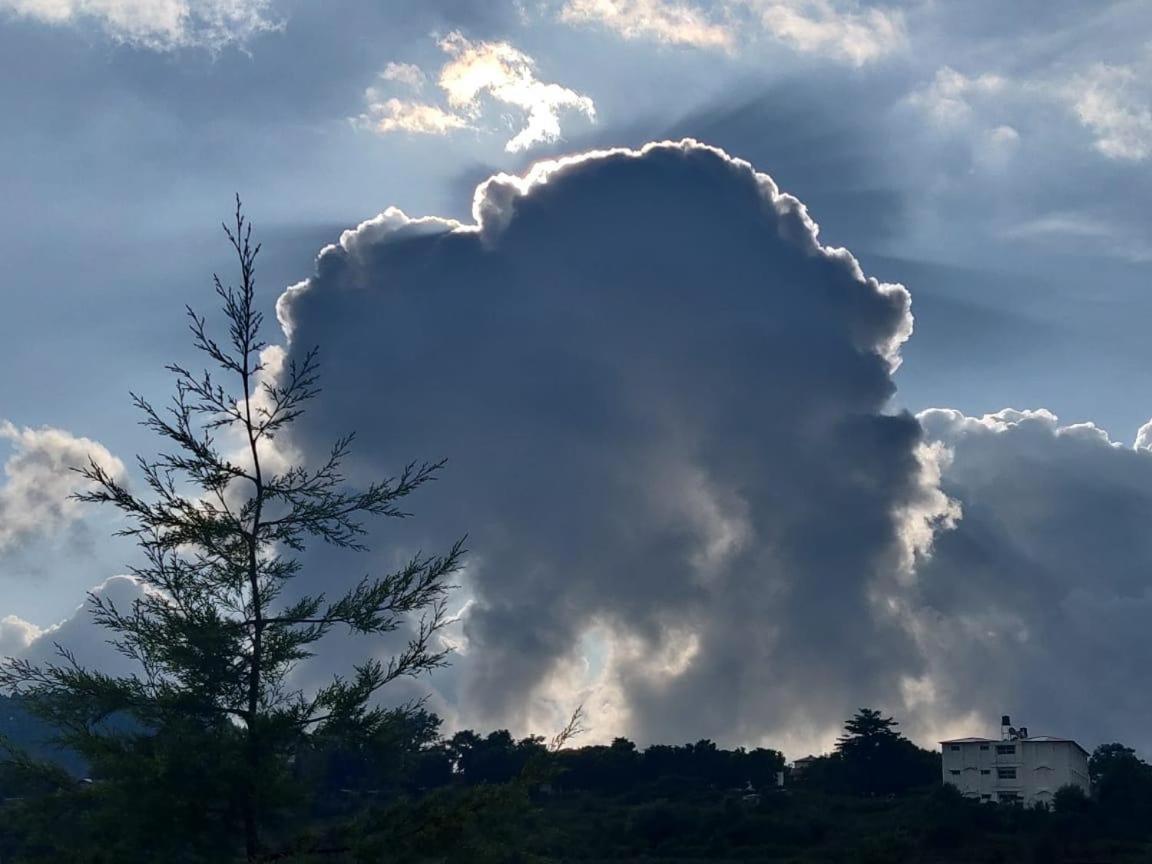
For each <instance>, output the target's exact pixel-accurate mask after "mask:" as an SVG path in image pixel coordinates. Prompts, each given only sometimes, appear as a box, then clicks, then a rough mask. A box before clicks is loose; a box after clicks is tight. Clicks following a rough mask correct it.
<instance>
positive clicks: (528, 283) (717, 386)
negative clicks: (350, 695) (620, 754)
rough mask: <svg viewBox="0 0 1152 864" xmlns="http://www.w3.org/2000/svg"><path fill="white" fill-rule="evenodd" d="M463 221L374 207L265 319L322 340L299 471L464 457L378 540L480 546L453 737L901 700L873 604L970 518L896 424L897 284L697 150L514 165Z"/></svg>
mask: <svg viewBox="0 0 1152 864" xmlns="http://www.w3.org/2000/svg"><path fill="white" fill-rule="evenodd" d="M474 220H475V221H474V223H472V224H460V223H456V222H453V221H451V220H442V219H423V220H414V219H410V218H408V217H406V216H405V215H404V214H402V213H400V212H399V211H396V210H390V211H387V212H385V213H384V214H382V215H381V216H380V217H378V218H376V219H374V220H370V221H368V222H366V223H364V224H363V225H361V226H359V227H358V228H356V229H355V230H352V231H348V232H346V233H345V234H344V235H343V236H342V237H341V239H340V242H339V244H337V245H334V246H331V247H329V248H328V249H326V250H325V251H324V252H323V253H322V254H321V256H320V259H319V261H318V264H317V272H316V275H315V276H314V277H313V278H311V279H310V280H308V281H307V282H305V283H302V284H301V285H298V286H295V287H294V288H292V289H290V290H289V291H288V292H287V293H286V294H285V295H284V296H283V297H282V298H281V301H280V303H279V306H278V311H279V314H280V317H281V320H282V322H283V323H284V324H285V326H286V329H287V330H288V332H290V333H291V345H290V354H291V353H292V352H296V351H298V350H300V349H301V348H302V347H303V346H307V345H312V344H314V343H318V344H321V345H323V346H324V350H325V356H326V364H327V366H326V368H327V377H326V382H325V399H326V400H327V401H326V407H325V411H324V412H323V413H314V414H311V415H309V418H310V419H309V420H307V421H305V422H306V426H305V427H304V428H303V429H302V430H301V434H300V436H299V440H297V441H296V443H297V444H298V445H299V446H300V447H301V448H302V449H303V450H304V452H307V453H315V452H318V451H319V449H320V448H322V446H323V444H322V443H321V442H323V441H326V440H327V438H328V437H329V436H330V435H331V434H333V433H335V432H337V431H338V429H339V428H340V424H339V423H337V422H335V419H336V418H340V417H350V416H355V417H356V418H357V420H356V422H357V424H358V427H359V431H360V438H359V440H361V441H362V442H364V444H363V447H362V449H361V451H360V453H359V454H358V460H359V462H358V464H357V466H356V471H357V474H358V475H359V474H363V473H365V472H367V473H372V472H380V471H386V470H387V469H388V468H389V467H394V466H395V465H397V464H400V463H402V462H404V461H405V460H407V459H411V458H414V457H428V458H437V457H441V456H444V457H448V458H449V460H450V462H449V467H448V469H447V471H446V473H445V475H444V478H443V480H442V482H441V483H440V484H438V486H437V488H436V489H435V490H434V494H428V495H423V496H421V498H420V500H419V501H414V502H413V503H412V508H413V509H414V511H415V513H416V518H415V519H413V520H410V521H408V522H406V523H405V525H404V526H401V529H402V531H403V532H404V533H400V534H396V533H394V532H395V531H396V530H397V526H395V525H390V526H386V527H387V529H388V533H387V534H385V535H382V536H381V537H380V538H377V539H378V542H380V543H383V544H385V546H384V547H383V548H388V545H387V544H389V543H399V544H400V545H401V546H409V547H416V546H423V547H424V548H429V547H431V546H434V545H435V542H436V539H437V538H441V539H442V538H445V537H451V536H454V535H455V534H458V533H460V532H462V531H464V530H467V531H469V532H470V536H471V541H470V544H471V546H472V547H473V548H474V549H475V550H477V551H476V558H475V559H474V560H473V562H472V569H471V571H470V573H469V577H468V580H467V584H468V591H469V592H470V594H471V598H470V599H471V602H470V603H469V605H468V608H467V611H466V613H465V614H464V615H463V619H462V628H463V640H464V641H465V642H466V645H467V651H466V653H464V654H463V655H462V656H460V657H458V658H457V662H456V665H455V666H454V668H453V673H452V675H453V677H452V681H451V683H450V684H445V683H444V682H442V681H440V682H439V683H438V684H437V686H438V688H439V689H440V690H441V693H442V694H447V693H448V690H449V689H450V688H451V690H452V692H451V693H450V695H449V696H447V697H446V698H451V700H452V701H453V703H454V704H455V705H456V706H457V707H458V709H459V711H460V714H461V716H462V717H464V718H466V720H467V722H470V723H474V724H477V725H489V724H494V723H500V724H505V723H506V724H510V725H511V726H512V727H513V728H516V729H518V730H521V731H524V730H527V729H529V728H537V729H539V728H545V727H546V726H547V727H550V726H552V725H555V721H556V719H557V718H558V717H560V716H561V715H562V714H563V713H564V711H565V710H571V707H572V706H573V704H574V703H575V702H576V701H584V702H585V703H586V704H587V705H588V707H589V710H590V711H591V712H592V713H593V718H592V720H593V723H594V724H595V725H596V728H597V734H599V735H601V736H604V735H608V734H612V733H615V732H623V733H627V734H632V735H635V736H637V737H638V738H640V739H643V740H657V739H662V740H674V739H682V738H685V737H686V736H691V737H694V738H698V737H700V736H701V735H709V736H713V737H715V738H717V739H721V740H725V741H742V742H752V741H774V742H777V743H779V742H780V741H781V740H783V739H782V738H781V736H782V735H785V734H790V735H792V736H793V737H792V738H791V739H789V740H792V741H794V743H795V746H796V747H802V746H818V744H819V743H820V742H827V741H828V740H829V739H830V736H832V735H833V734H834V731H835V729H836V728H837V727H838V725H839V723H840V722H841V720H842V719H843V717H844V716H845V712H849V711H851V710H853V709H854V708H856V707H858V705H860V704H871V703H875V702H879V703H881V704H886V705H894V704H897V703H898V702H899V700H901V699H902V698H903V696H902V692H903V691H902V681H903V679H904V678H905V677H906V676H908V675H919V674H920V673H921V672H922V671H923V670H922V669H921V668H920V663H919V661H918V657H917V654H916V652H915V650H914V644H913V642H912V640H911V639H910V637H909V636H908V634H907V633H906V632H905V631H904V629H903V626H902V623H901V621H900V619H899V618H898V616H897V615H896V614H895V611H894V610H893V609H892V608H891V607H890V605H889V604H888V602H887V598H888V596H889V595H890V594H891V593H892V592H893V591H895V590H896V586H897V585H899V584H900V583H901V581H906V580H907V579H908V578H909V575H908V569H909V568H910V567H911V564H912V563H913V562H914V561H915V560H916V559H917V558H919V557H920V556H922V555H924V554H927V551H928V548H929V547H930V543H931V538H932V533H933V530H934V529H933V526H934V525H936V524H937V523H938V522H940V521H941V520H947V519H949V518H951V517H952V515H953V513H952V505H951V502H949V501H947V500H946V499H945V498H944V497H943V496H941V495H940V494H939V492H938V490H936V489H934V488H933V487H932V482H933V481H932V477H931V475H930V472H929V471H928V470H926V466H925V454H924V453H923V452H922V449H923V448H922V442H921V440H920V428H919V425H918V424H917V423H916V421H915V420H914V418H912V417H910V416H908V415H906V414H890V413H887V411H886V408H885V406H886V405H887V403H888V400H889V398H890V396H891V395H892V392H893V383H892V379H891V373H892V371H893V369H894V368H895V367H896V365H897V364H898V362H899V348H900V345H901V344H902V342H903V341H904V340H905V339H906V338H907V336H908V334H909V332H910V330H911V316H910V313H909V307H908V304H909V297H908V294H907V292H906V291H905V290H904V289H903V288H902V287H900V286H898V285H891V284H884V283H882V282H878V281H877V280H876V279H873V278H870V277H867V276H865V275H864V274H863V273H862V272H861V269H860V267H859V265H858V264H857V262H856V260H855V259H854V258H853V257H852V256H851V255H850V254H849V253H848V252H847V251H845V250H842V249H833V248H827V247H824V246H822V245H821V244H820V243H819V240H818V235H817V227H816V225H815V223H814V222H813V221H812V220H811V218H810V217H809V216H808V214H807V211H806V209H805V208H804V206H803V205H802V204H801V203H800V202H799V201H798V200H796V199H795V198H793V197H792V196H790V195H787V194H784V193H782V192H781V191H780V190H779V189H778V188H777V187H776V185H775V184H774V183H773V181H772V180H771V179H770V178H769V177H767V176H766V175H763V174H759V173H757V172H756V171H754V170H753V169H752V168H751V166H749V165H748V164H747V163H744V162H741V161H739V160H735V159H732V158H730V157H728V156H727V155H725V154H724V153H722V152H720V151H718V150H715V149H712V148H708V147H705V146H701V145H698V144H696V143H694V142H691V141H685V142H681V143H665V144H659V145H650V146H648V147H646V148H644V149H642V150H639V151H631V150H615V151H605V152H598V153H591V154H586V155H583V156H580V157H573V158H569V159H564V160H559V161H555V162H548V163H543V164H540V165H537V166H536V167H535V168H533V169H532V170H531V171H530V172H529V173H528V174H527V175H525V176H522V177H516V176H508V175H498V176H496V177H494V178H492V179H490V180H489V181H487V182H486V183H484V184H483V185H482V186H481V187H480V188H479V189H478V190H477V193H476V198H475V202H474ZM385 332H386V333H387V338H382V335H381V334H382V333H385ZM317 554H321V553H317ZM325 570H326V572H330V568H327V567H326V568H325Z"/></svg>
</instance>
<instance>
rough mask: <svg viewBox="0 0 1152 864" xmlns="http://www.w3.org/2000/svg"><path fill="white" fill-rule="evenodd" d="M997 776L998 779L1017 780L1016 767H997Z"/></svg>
mask: <svg viewBox="0 0 1152 864" xmlns="http://www.w3.org/2000/svg"><path fill="white" fill-rule="evenodd" d="M996 778H997V779H998V780H1015V779H1016V769H1015V768H997V769H996Z"/></svg>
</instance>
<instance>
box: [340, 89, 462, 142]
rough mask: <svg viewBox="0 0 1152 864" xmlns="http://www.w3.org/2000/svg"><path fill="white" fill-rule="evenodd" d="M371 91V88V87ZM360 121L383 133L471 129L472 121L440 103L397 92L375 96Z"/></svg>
mask: <svg viewBox="0 0 1152 864" xmlns="http://www.w3.org/2000/svg"><path fill="white" fill-rule="evenodd" d="M370 92H371V91H370ZM358 125H360V126H364V127H367V128H370V129H372V130H373V131H375V132H379V133H381V134H387V133H389V132H410V133H412V134H414V135H446V134H447V133H449V132H451V131H452V130H454V129H467V128H468V127H469V123H468V121H467V120H466V119H465V118H464V117H461V116H460V115H458V114H453V113H452V112H451V111H445V110H444V109H443V108H440V107H439V106H437V105H428V104H426V103H423V102H414V101H411V100H405V99H397V98H396V97H395V96H392V97H389V98H386V99H379V100H372V99H371V97H370V101H369V103H368V110H367V113H365V114H363V115H361V116H360V118H358Z"/></svg>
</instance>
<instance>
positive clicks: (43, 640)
mask: <svg viewBox="0 0 1152 864" xmlns="http://www.w3.org/2000/svg"><path fill="white" fill-rule="evenodd" d="M143 590H144V589H143V588H142V587H141V583H140V582H139V581H138V580H136V579H135V578H134V577H132V576H112V577H109V578H108V579H105V580H104V581H103V582H101V583H99V584H98V585H96V586H95V587H94V588H92V592H91V593H92V594H94V595H97V596H100V597H102V598H103V599H105V600H107V601H110V602H111V603H112V604H114V605H115V606H116V607H117V608H119V609H122V610H127V609H130V608H131V606H132V604H133V603H134V602H135V601H136V600H137V599H139V598H140V597H141V596H143V594H142V592H143ZM114 636H115V634H114V633H112V632H111V631H109V630H107V629H106V628H104V627H102V626H100V625H99V624H97V623H96V621H95V620H93V618H92V614H91V610H90V608H89V605H88V604H87V603H85V604H83V605H82V606H79V607H78V608H77V609H76V610H75V611H74V612H73V613H72V614H71V615H69V616H68V617H67V618H65V619H64V620H62V621H59V622H58V623H56V624H53V625H51V626H49V627H43V628H41V627H38V626H36V625H34V624H31V623H29V622H27V621H23V620H21V619H20V618H18V617H16V616H15V615H9V616H7V617H5V618H2V619H0V657H26V658H28V659H30V660H32V661H34V662H36V663H52V662H56V661H58V660H59V649H61V648H62V649H64V650H66V651H69V652H71V653H72V654H73V655H75V656H76V658H77V659H78V660H79V661H80V663H81V665H83V666H85V667H87V668H89V669H99V670H100V671H101V672H105V673H107V674H109V675H126V674H131V673H133V672H137V673H138V672H140V669H139V668H138V667H136V666H134V665H133V663H132V661H130V660H129V659H128V658H127V657H125V656H124V655H123V654H121V653H120V652H119V651H117V650H116V648H115V647H114V646H113V645H111V644H109V640H110V639H111V638H113V637H114Z"/></svg>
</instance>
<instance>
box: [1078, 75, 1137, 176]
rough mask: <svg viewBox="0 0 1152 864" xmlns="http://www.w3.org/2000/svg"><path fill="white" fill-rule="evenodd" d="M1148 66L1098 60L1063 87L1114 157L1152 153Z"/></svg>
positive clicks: (1100, 147)
mask: <svg viewBox="0 0 1152 864" xmlns="http://www.w3.org/2000/svg"><path fill="white" fill-rule="evenodd" d="M1147 73H1148V70H1147V69H1145V70H1142V71H1138V70H1137V69H1136V68H1135V67H1133V66H1111V65H1108V64H1104V63H1098V64H1096V65H1094V66H1092V67H1091V69H1089V70H1088V71H1087V72H1086V73H1084V74H1082V75H1080V76H1078V77H1077V78H1076V79H1075V80H1074V81H1072V82H1071V83H1070V84H1069V85H1067V87H1065V88H1064V89H1063V93H1064V95H1065V97H1066V98H1067V99H1068V101H1069V103H1070V105H1071V107H1072V110H1073V111H1074V112H1075V114H1076V117H1077V118H1078V119H1079V120H1080V122H1081V123H1082V124H1083V125H1084V126H1085V127H1086V128H1087V129H1089V130H1090V131H1091V132H1092V134H1093V136H1094V141H1093V144H1094V146H1095V147H1096V149H1097V150H1099V151H1100V152H1101V153H1103V154H1104V155H1105V156H1107V157H1109V158H1111V159H1122V160H1129V161H1141V160H1144V159H1147V158H1148V157H1149V156H1152V94H1150V92H1149V90H1148V87H1147Z"/></svg>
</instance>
